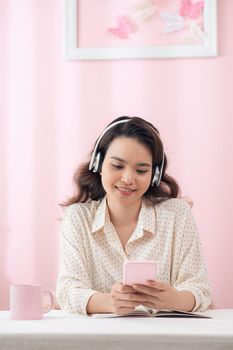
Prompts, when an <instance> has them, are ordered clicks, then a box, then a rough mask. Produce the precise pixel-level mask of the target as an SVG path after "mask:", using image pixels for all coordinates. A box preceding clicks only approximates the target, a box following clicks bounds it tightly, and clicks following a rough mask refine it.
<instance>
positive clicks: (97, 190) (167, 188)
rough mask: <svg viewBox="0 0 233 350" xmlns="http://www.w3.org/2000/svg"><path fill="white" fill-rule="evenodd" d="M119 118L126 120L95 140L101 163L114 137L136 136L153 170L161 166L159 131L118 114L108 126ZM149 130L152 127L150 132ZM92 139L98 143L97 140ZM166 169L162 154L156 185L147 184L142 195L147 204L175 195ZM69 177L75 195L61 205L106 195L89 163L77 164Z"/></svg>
mask: <svg viewBox="0 0 233 350" xmlns="http://www.w3.org/2000/svg"><path fill="white" fill-rule="evenodd" d="M123 119H129V121H127V122H126V123H120V124H117V125H115V126H113V127H112V128H110V129H109V130H108V131H107V132H106V133H105V134H104V135H103V137H102V138H101V140H100V141H99V145H98V148H97V150H98V152H100V154H101V164H102V162H103V160H104V157H105V154H106V152H107V150H108V147H109V145H110V144H111V142H112V141H113V140H114V139H115V138H117V137H128V138H134V139H136V140H137V141H138V142H140V143H141V144H143V145H145V146H146V147H147V148H148V149H149V150H150V152H151V154H152V164H153V169H155V167H156V166H157V165H158V166H161V163H162V159H163V152H164V150H163V144H162V141H161V138H160V137H159V131H158V130H157V129H156V128H155V127H154V126H153V124H151V123H149V122H147V121H145V120H144V119H142V118H139V117H126V116H123V117H119V118H117V119H115V120H113V121H112V122H111V123H110V124H109V125H111V124H113V123H115V122H117V121H120V120H123ZM152 129H154V131H153V130H152ZM96 142H98V140H97V141H96ZM95 144H96V143H95ZM93 150H94V147H93ZM93 150H92V152H93ZM166 169H167V157H166V155H165V154H164V166H163V172H162V177H161V182H160V184H159V186H156V185H155V186H150V187H149V188H148V190H147V191H146V192H145V193H144V195H143V197H144V199H146V200H147V202H148V203H149V204H153V205H154V204H157V203H160V202H162V201H164V200H167V199H169V198H176V197H177V196H178V193H179V186H178V184H177V182H176V181H175V180H174V179H173V178H172V177H171V176H169V175H168V174H167V173H166ZM152 173H154V171H152ZM152 176H153V175H152ZM73 180H74V184H75V194H74V196H72V197H71V198H69V199H68V200H67V201H66V202H65V203H63V204H62V205H63V206H68V205H70V204H74V203H84V202H86V201H87V200H88V199H92V200H99V199H102V198H103V197H104V196H105V195H106V192H105V190H104V188H103V186H102V182H101V176H100V174H99V172H97V173H95V172H93V171H92V170H89V162H86V163H83V164H81V165H80V166H79V168H78V169H77V170H76V171H75V173H74V177H73Z"/></svg>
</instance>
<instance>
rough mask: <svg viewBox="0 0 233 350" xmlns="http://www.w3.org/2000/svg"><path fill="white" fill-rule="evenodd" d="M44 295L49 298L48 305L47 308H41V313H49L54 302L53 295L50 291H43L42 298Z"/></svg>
mask: <svg viewBox="0 0 233 350" xmlns="http://www.w3.org/2000/svg"><path fill="white" fill-rule="evenodd" d="M45 295H48V296H49V305H48V306H47V307H43V312H44V313H47V312H49V311H50V310H52V309H53V307H54V301H55V300H54V295H53V293H52V292H51V291H50V290H44V291H43V297H44V296H45Z"/></svg>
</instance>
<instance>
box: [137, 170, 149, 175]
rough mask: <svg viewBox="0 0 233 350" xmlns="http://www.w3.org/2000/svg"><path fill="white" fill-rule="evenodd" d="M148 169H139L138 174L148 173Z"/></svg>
mask: <svg viewBox="0 0 233 350" xmlns="http://www.w3.org/2000/svg"><path fill="white" fill-rule="evenodd" d="M147 172H148V170H142V169H137V173H138V174H146V173H147Z"/></svg>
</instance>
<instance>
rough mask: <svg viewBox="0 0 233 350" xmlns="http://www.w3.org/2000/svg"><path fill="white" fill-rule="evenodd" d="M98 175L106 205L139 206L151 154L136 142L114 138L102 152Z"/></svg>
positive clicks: (148, 181)
mask: <svg viewBox="0 0 233 350" xmlns="http://www.w3.org/2000/svg"><path fill="white" fill-rule="evenodd" d="M100 174H101V178H102V185H103V187H104V189H105V191H106V193H107V198H108V201H109V200H113V201H121V202H122V203H125V204H127V205H128V204H134V203H136V202H141V200H142V196H143V194H144V193H145V192H146V191H147V189H148V187H149V186H150V184H151V176H152V155H151V152H150V151H149V149H148V148H147V147H146V146H145V145H143V144H142V143H140V142H138V141H137V139H134V138H130V137H117V138H115V139H114V140H113V141H112V143H111V144H110V146H109V148H108V150H107V152H106V155H105V158H104V161H103V164H102V170H101V173H100Z"/></svg>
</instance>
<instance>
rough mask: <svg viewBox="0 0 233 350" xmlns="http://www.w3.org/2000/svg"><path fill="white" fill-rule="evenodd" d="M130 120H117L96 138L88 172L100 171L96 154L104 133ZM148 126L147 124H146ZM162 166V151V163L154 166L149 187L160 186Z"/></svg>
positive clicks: (97, 154)
mask: <svg viewBox="0 0 233 350" xmlns="http://www.w3.org/2000/svg"><path fill="white" fill-rule="evenodd" d="M130 120H132V119H122V120H118V121H117V122H115V123H112V124H110V125H109V126H108V127H107V128H106V129H105V130H104V131H103V132H102V134H101V135H100V137H99V138H98V140H97V142H96V144H95V148H94V150H93V153H92V155H91V160H90V164H89V170H92V171H93V172H94V173H97V172H99V171H100V165H101V161H100V160H101V153H100V152H98V146H99V143H100V141H101V140H102V138H103V136H104V135H105V133H106V132H107V131H108V130H109V129H111V128H113V127H114V126H116V125H118V124H121V123H127V122H128V121H130ZM148 125H149V124H148ZM149 126H150V125H149ZM150 128H151V129H152V130H153V131H154V133H155V134H156V136H158V137H159V138H160V136H159V134H158V133H157V132H156V130H155V129H154V128H152V127H151V126H150ZM163 166H164V151H163V157H162V163H161V165H160V167H159V166H158V165H156V168H155V173H154V175H153V178H152V181H151V186H154V184H156V186H157V187H158V186H159V185H160V181H161V177H162V173H163Z"/></svg>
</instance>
